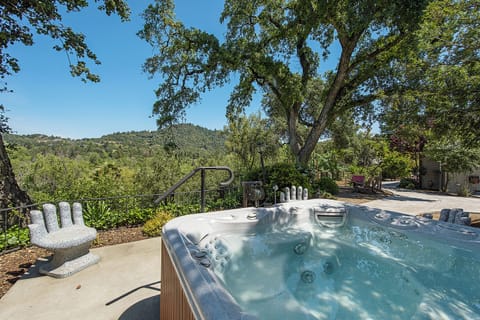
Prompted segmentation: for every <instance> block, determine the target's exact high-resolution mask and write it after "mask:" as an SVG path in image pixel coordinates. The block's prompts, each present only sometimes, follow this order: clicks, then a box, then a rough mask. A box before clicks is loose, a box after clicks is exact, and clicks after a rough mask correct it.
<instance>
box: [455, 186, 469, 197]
mask: <svg viewBox="0 0 480 320" xmlns="http://www.w3.org/2000/svg"><path fill="white" fill-rule="evenodd" d="M457 195H458V196H459V197H470V196H471V195H472V192H471V191H470V188H469V187H468V185H467V184H463V185H461V186H460V187H459V188H458V190H457Z"/></svg>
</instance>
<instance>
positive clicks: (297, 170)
mask: <svg viewBox="0 0 480 320" xmlns="http://www.w3.org/2000/svg"><path fill="white" fill-rule="evenodd" d="M265 172H266V176H265V177H266V181H263V172H262V170H261V169H255V170H252V171H251V172H248V173H247V175H246V177H245V180H247V181H263V183H264V184H263V188H264V190H265V193H266V195H267V197H268V198H270V199H272V201H273V186H275V185H276V186H278V188H279V190H280V191H282V189H283V188H285V187H291V186H302V187H303V188H307V189H309V190H311V184H310V181H311V178H312V173H311V172H310V171H309V170H308V169H305V168H302V167H297V166H295V165H293V164H290V163H278V164H274V165H271V166H267V167H266V168H265Z"/></svg>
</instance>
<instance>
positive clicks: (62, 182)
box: [5, 124, 229, 210]
mask: <svg viewBox="0 0 480 320" xmlns="http://www.w3.org/2000/svg"><path fill="white" fill-rule="evenodd" d="M5 139H6V141H7V142H8V143H9V144H10V145H15V148H10V149H9V150H8V152H9V156H10V158H11V161H12V166H13V168H14V171H15V173H16V177H17V180H18V182H19V185H20V186H21V187H22V188H23V189H25V190H27V191H28V193H29V194H30V195H31V196H32V198H33V199H34V202H58V201H62V200H76V199H86V198H103V197H109V196H119V195H127V194H128V195H133V194H156V193H161V192H162V191H165V190H166V189H168V188H169V187H170V186H171V185H173V184H174V183H176V182H177V181H178V180H179V179H180V178H181V177H183V176H184V175H185V174H187V173H188V172H190V171H191V170H192V169H193V168H195V167H198V166H209V165H218V164H222V165H229V162H228V161H229V160H227V157H226V151H225V147H224V141H225V138H224V137H223V136H222V132H221V131H216V130H214V131H212V130H208V129H205V128H201V127H198V126H194V125H188V124H185V125H179V126H177V127H175V128H170V129H169V130H162V131H158V132H148V131H141V132H127V133H116V134H111V135H107V136H104V137H102V138H98V139H81V140H71V139H62V138H58V137H47V136H43V135H29V136H21V135H10V134H9V135H5ZM171 139H174V140H175V141H176V144H177V145H178V149H176V150H174V151H172V152H170V153H167V152H166V151H165V150H164V147H163V146H164V144H165V143H167V142H168V141H169V140H171ZM199 176H200V175H199V174H198V177H195V178H194V179H193V180H192V181H190V182H189V183H187V184H186V185H184V186H182V188H181V190H180V191H189V190H193V189H198V188H199V187H200V181H199V179H200V177H199ZM224 177H225V173H224V172H218V173H217V172H208V173H207V187H208V188H211V187H213V186H215V187H217V186H218V182H220V181H222V180H223V179H225V178H224ZM112 209H113V210H116V209H115V207H112Z"/></svg>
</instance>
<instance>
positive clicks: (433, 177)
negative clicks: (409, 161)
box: [421, 158, 480, 193]
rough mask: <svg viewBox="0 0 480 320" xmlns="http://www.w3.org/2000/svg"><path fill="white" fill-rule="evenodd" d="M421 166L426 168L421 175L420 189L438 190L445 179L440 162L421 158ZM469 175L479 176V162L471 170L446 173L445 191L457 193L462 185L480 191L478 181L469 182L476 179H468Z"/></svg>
mask: <svg viewBox="0 0 480 320" xmlns="http://www.w3.org/2000/svg"><path fill="white" fill-rule="evenodd" d="M422 166H423V167H424V168H425V169H426V173H425V175H423V176H422V185H421V187H422V189H429V190H440V189H441V186H442V184H443V181H445V179H446V176H445V175H446V173H445V172H444V173H442V172H441V167H440V164H439V163H438V162H436V161H432V160H430V159H427V158H423V159H422ZM442 174H443V176H442ZM469 177H480V164H479V167H478V168H477V169H475V170H473V171H472V172H468V173H457V174H452V173H450V174H449V175H448V184H447V192H453V193H458V191H459V190H460V189H461V187H462V186H464V185H467V186H468V187H469V189H470V191H471V192H480V183H471V182H474V180H476V179H475V178H474V179H469Z"/></svg>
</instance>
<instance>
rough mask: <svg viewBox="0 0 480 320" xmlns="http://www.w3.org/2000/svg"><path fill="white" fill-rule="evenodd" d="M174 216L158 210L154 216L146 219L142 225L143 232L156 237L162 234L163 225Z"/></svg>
mask: <svg viewBox="0 0 480 320" xmlns="http://www.w3.org/2000/svg"><path fill="white" fill-rule="evenodd" d="M173 218H174V215H173V214H171V213H170V212H168V211H164V210H159V211H157V212H156V213H155V216H154V217H153V218H151V219H150V220H148V221H147V222H146V223H145V225H144V226H143V230H142V231H143V233H144V234H145V235H146V236H149V237H158V236H161V235H162V228H163V226H164V225H165V224H166V223H167V222H168V221H170V220H172V219H173Z"/></svg>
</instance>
